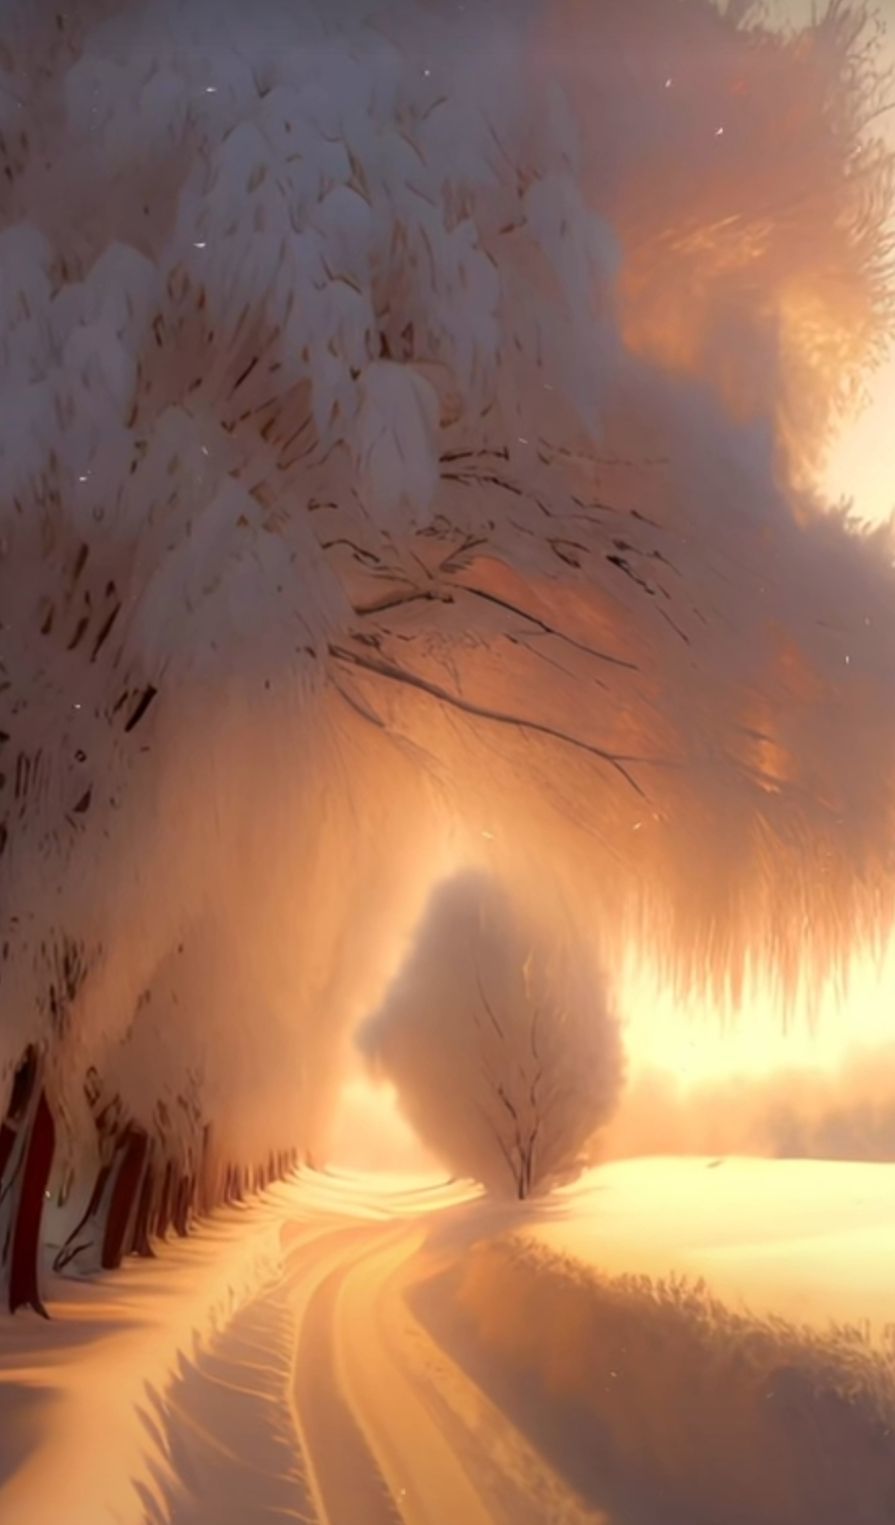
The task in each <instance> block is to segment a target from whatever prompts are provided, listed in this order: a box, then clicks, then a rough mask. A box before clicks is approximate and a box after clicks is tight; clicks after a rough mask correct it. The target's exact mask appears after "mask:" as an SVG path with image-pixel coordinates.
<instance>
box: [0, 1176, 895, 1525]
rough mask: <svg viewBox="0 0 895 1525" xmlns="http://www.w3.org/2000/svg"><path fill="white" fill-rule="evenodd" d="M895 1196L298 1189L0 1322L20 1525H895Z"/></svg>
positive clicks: (6, 1433) (9, 1495)
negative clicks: (524, 1202)
mask: <svg viewBox="0 0 895 1525" xmlns="http://www.w3.org/2000/svg"><path fill="white" fill-rule="evenodd" d="M893 1196H895V1167H888V1166H873V1167H868V1166H858V1165H856V1166H851V1165H837V1166H828V1165H825V1164H818V1163H807V1164H801V1163H792V1164H790V1163H783V1162H767V1161H745V1160H733V1159H730V1160H725V1161H723V1162H713V1161H706V1160H658V1161H632V1162H626V1163H624V1164H619V1165H613V1166H610V1167H606V1168H605V1169H603V1170H600V1171H597V1172H594V1173H592V1174H591V1175H590V1176H588V1177H586V1178H585V1179H584V1180H582V1181H581V1182H580V1183H578V1184H577V1185H576V1186H574V1187H570V1188H567V1189H565V1190H564V1191H562V1192H560V1193H558V1194H556V1195H555V1196H554V1197H553V1198H551V1199H550V1200H549V1201H548V1202H547V1203H545V1204H541V1205H537V1204H532V1205H531V1206H527V1207H521V1208H520V1207H516V1206H515V1205H512V1206H511V1205H509V1204H507V1205H504V1206H498V1205H495V1204H493V1203H492V1202H490V1201H486V1200H485V1199H483V1198H482V1197H481V1196H480V1195H479V1194H478V1193H476V1192H474V1191H473V1190H472V1189H469V1188H466V1187H464V1186H459V1185H455V1184H451V1185H444V1184H439V1183H438V1182H434V1181H432V1180H429V1179H422V1178H416V1179H415V1178H411V1177H399V1176H391V1177H389V1176H384V1175H380V1176H377V1177H364V1176H361V1175H358V1174H350V1173H348V1172H344V1171H343V1172H339V1173H337V1174H328V1175H314V1174H311V1173H306V1174H303V1175H299V1176H297V1177H296V1178H295V1179H294V1180H293V1181H292V1182H291V1183H289V1184H288V1185H287V1186H283V1187H277V1188H275V1189H274V1190H272V1191H271V1192H268V1193H266V1194H265V1196H264V1198H263V1199H262V1200H261V1201H259V1202H258V1203H257V1204H256V1205H254V1206H252V1207H249V1208H247V1209H244V1210H241V1211H237V1210H235V1209H233V1210H229V1211H228V1212H227V1213H222V1214H219V1215H216V1216H215V1217H214V1218H213V1219H212V1220H211V1221H210V1222H209V1223H207V1224H206V1225H205V1226H204V1227H202V1228H201V1229H200V1231H199V1233H198V1234H197V1236H196V1237H195V1238H194V1239H191V1240H190V1241H187V1242H185V1243H182V1244H178V1245H176V1246H173V1247H172V1248H170V1249H166V1250H165V1251H164V1253H163V1256H162V1257H161V1258H160V1259H159V1260H158V1261H156V1262H153V1263H149V1264H146V1263H138V1262H130V1263H129V1264H127V1265H126V1267H125V1269H124V1271H123V1273H122V1274H119V1275H117V1276H113V1277H110V1278H108V1279H103V1280H101V1281H100V1282H99V1283H98V1284H93V1285H78V1284H71V1283H58V1282H57V1283H56V1284H54V1285H53V1287H52V1289H51V1296H50V1309H51V1312H52V1314H53V1319H52V1322H51V1323H49V1324H44V1323H43V1322H42V1321H39V1320H37V1319H36V1318H31V1317H30V1316H28V1317H23V1316H19V1317H17V1318H16V1319H14V1320H10V1321H8V1322H5V1323H3V1324H0V1427H2V1428H0V1432H2V1436H3V1441H2V1454H0V1520H2V1521H3V1525H36V1522H41V1525H43V1522H52V1525H55V1522H56V1521H59V1522H63V1521H64V1522H65V1525H103V1522H105V1521H110V1522H111V1521H119V1522H128V1525H130V1522H133V1525H138V1522H139V1525H142V1522H144V1521H170V1522H176V1525H256V1522H257V1525H261V1522H268V1521H269V1522H273V1521H274V1520H280V1521H282V1520H305V1521H319V1522H325V1525H354V1522H357V1525H378V1522H380V1521H381V1522H383V1525H386V1522H395V1521H403V1522H407V1525H491V1522H495V1525H497V1522H505V1525H554V1522H556V1525H616V1522H618V1525H722V1522H723V1525H809V1522H810V1525H834V1522H835V1525H843V1522H844V1521H845V1520H848V1522H849V1525H852V1522H853V1525H891V1521H892V1519H895V1442H893V1428H895V1364H893V1360H892V1353H891V1352H892V1347H891V1342H890V1341H889V1339H888V1336H887V1332H886V1327H885V1326H886V1322H887V1302H886V1292H885V1285H884V1282H885V1277H886V1275H887V1273H888V1274H891V1271H892V1268H893V1254H892V1251H893V1247H895V1239H893V1231H892V1229H891V1227H890V1222H891V1218H892V1213H891V1203H892V1198H893ZM681 1278H687V1282H688V1284H687V1285H684V1284H682V1282H681ZM699 1278H704V1280H705V1283H706V1285H705V1287H703V1288H700V1286H699V1285H698V1281H699ZM746 1309H748V1310H750V1311H749V1312H748V1313H747V1312H745V1311H744V1310H746ZM864 1320H867V1321H869V1324H870V1326H871V1327H870V1331H869V1334H868V1333H862V1332H860V1331H857V1330H852V1331H851V1332H849V1331H843V1330H842V1329H841V1328H840V1329H839V1330H834V1329H832V1328H831V1327H830V1323H831V1321H835V1322H836V1323H838V1324H842V1323H844V1322H848V1323H852V1324H857V1323H859V1322H862V1321H864Z"/></svg>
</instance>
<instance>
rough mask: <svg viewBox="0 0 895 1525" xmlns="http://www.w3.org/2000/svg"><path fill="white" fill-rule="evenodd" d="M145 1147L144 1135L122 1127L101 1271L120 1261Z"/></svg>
mask: <svg viewBox="0 0 895 1525" xmlns="http://www.w3.org/2000/svg"><path fill="white" fill-rule="evenodd" d="M148 1148H149V1140H148V1138H147V1137H146V1134H145V1133H143V1132H141V1131H139V1130H138V1129H136V1128H128V1129H126V1131H125V1134H124V1137H123V1138H122V1139H121V1140H120V1142H119V1145H118V1153H119V1156H120V1158H119V1162H118V1166H117V1169H116V1170H115V1181H114V1184H113V1186H112V1195H111V1198H110V1201H109V1210H108V1213H107V1215H106V1227H105V1232H104V1234H103V1252H102V1267H103V1270H104V1271H114V1270H116V1269H117V1268H118V1266H120V1264H121V1261H122V1257H123V1255H124V1250H125V1243H126V1238H127V1231H128V1227H129V1225H130V1222H131V1214H132V1212H133V1211H134V1208H135V1206H136V1202H137V1194H138V1192H139V1190H140V1184H141V1180H142V1176H143V1166H144V1164H145V1161H146V1154H147V1150H148ZM113 1168H114V1167H113Z"/></svg>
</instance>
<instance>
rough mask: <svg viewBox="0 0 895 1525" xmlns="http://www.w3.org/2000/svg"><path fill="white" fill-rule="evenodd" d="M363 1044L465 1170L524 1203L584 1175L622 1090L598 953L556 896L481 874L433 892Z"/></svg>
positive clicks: (426, 1137)
mask: <svg viewBox="0 0 895 1525" xmlns="http://www.w3.org/2000/svg"><path fill="white" fill-rule="evenodd" d="M548 907H549V908H548ZM359 1041H360V1043H361V1046H362V1049H363V1051H364V1052H365V1053H366V1055H367V1057H368V1060H369V1062H370V1064H371V1067H372V1069H373V1071H374V1073H375V1074H379V1075H382V1076H385V1077H387V1079H388V1080H390V1081H391V1082H392V1083H393V1084H394V1086H395V1087H396V1090H397V1094H398V1098H399V1101H400V1103H401V1106H402V1108H403V1110H404V1112H405V1114H406V1116H407V1118H408V1120H409V1121H410V1122H411V1123H412V1124H413V1126H414V1128H415V1130H416V1132H417V1133H418V1134H419V1137H420V1138H421V1139H422V1140H423V1142H424V1143H425V1144H427V1145H428V1146H429V1147H430V1148H431V1149H432V1150H433V1151H434V1152H435V1153H436V1154H437V1155H439V1156H440V1157H441V1158H442V1159H443V1160H444V1161H445V1163H446V1164H447V1165H448V1166H449V1167H450V1168H451V1170H452V1171H453V1172H454V1174H456V1175H463V1176H471V1177H473V1179H476V1180H479V1181H481V1182H483V1183H484V1184H485V1185H486V1186H489V1187H491V1188H492V1189H494V1190H495V1191H497V1192H499V1193H501V1194H503V1195H507V1194H510V1195H513V1196H515V1197H517V1198H519V1199H520V1200H524V1199H525V1198H526V1197H530V1196H531V1195H533V1194H535V1193H538V1192H544V1191H546V1190H548V1189H549V1188H550V1187H551V1186H553V1185H555V1184H556V1183H557V1182H558V1181H561V1180H563V1179H566V1178H570V1177H572V1176H574V1175H575V1173H576V1171H577V1170H578V1169H579V1168H580V1167H581V1165H582V1164H583V1163H584V1162H585V1158H586V1154H585V1146H586V1145H587V1144H588V1143H589V1142H590V1141H591V1140H592V1139H593V1136H594V1134H595V1133H596V1131H597V1129H598V1128H599V1127H600V1126H601V1125H602V1124H604V1123H605V1122H606V1121H607V1120H608V1118H609V1116H610V1115H611V1113H612V1110H613V1107H614V1105H615V1103H616V1101H617V1099H618V1095H619V1091H620V1087H621V1075H622V1060H621V1042H620V1037H619V1029H618V1023H617V1020H616V1017H615V1013H614V1012H613V1011H612V1008H611V1004H610V1000H609V996H608V991H607V989H606V984H605V980H604V978H603V976H602V974H601V972H600V971H599V969H597V968H595V966H594V963H593V958H592V953H591V950H590V949H589V948H588V946H587V944H586V943H585V942H582V940H581V937H580V935H577V936H576V935H575V933H574V927H573V925H570V924H568V923H567V922H566V921H565V918H564V917H563V916H562V915H561V914H559V915H557V908H556V907H555V906H553V905H550V904H549V901H548V905H547V906H543V905H542V906H541V907H540V908H539V909H538V910H534V909H533V908H532V907H531V905H526V904H525V901H524V900H523V901H522V903H521V904H520V901H519V897H518V896H514V895H513V894H512V893H510V892H508V891H507V890H506V889H505V888H504V887H503V886H502V885H501V884H499V883H498V882H497V881H495V880H492V879H490V878H488V877H487V876H486V875H482V874H462V875H460V876H458V877H457V878H455V879H450V880H448V881H447V882H446V883H445V884H443V885H441V886H440V887H439V888H438V889H437V890H436V891H435V892H434V894H433V896H432V899H431V902H430V904H429V906H428V907H427V910H426V914H425V917H424V920H423V922H422V924H421V926H420V928H419V931H418V932H417V934H416V937H415V939H414V944H413V947H412V950H411V952H410V954H409V957H408V959H407V962H406V965H405V966H404V967H403V968H402V970H401V972H400V974H399V975H398V977H397V978H396V980H395V981H394V982H393V983H392V985H391V986H390V988H389V990H388V992H387V994H386V997H385V1000H384V1002H383V1004H382V1007H381V1008H380V1010H379V1011H378V1012H377V1013H376V1015H375V1016H374V1017H372V1018H371V1019H370V1021H369V1022H367V1023H366V1024H365V1025H364V1027H363V1028H362V1029H361V1031H360V1034H359Z"/></svg>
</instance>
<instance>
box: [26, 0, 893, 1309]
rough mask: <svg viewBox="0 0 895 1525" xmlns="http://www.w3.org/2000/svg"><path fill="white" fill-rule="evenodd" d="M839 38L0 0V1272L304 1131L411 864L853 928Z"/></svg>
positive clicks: (853, 544) (848, 194) (416, 874)
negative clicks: (833, 438) (819, 495)
mask: <svg viewBox="0 0 895 1525" xmlns="http://www.w3.org/2000/svg"><path fill="white" fill-rule="evenodd" d="M871 40H872V39H871V34H870V33H869V32H868V30H867V28H866V27H865V26H864V24H863V19H862V17H861V16H860V15H859V14H856V13H855V11H854V10H853V8H851V7H850V6H849V5H847V4H844V3H834V4H833V5H832V6H831V7H830V9H829V11H828V13H827V14H826V15H825V16H823V17H822V18H821V19H820V20H819V21H818V22H817V23H816V25H815V26H814V27H813V29H812V30H811V31H809V32H808V33H807V34H805V36H804V37H802V38H800V39H795V38H783V37H780V36H777V35H774V34H771V33H770V32H768V31H766V30H763V29H762V27H761V26H760V25H759V23H758V21H757V20H754V19H753V18H752V12H751V7H750V6H749V5H748V4H746V5H743V4H739V5H736V6H734V5H728V6H727V9H726V13H724V14H720V13H719V11H718V10H716V9H715V7H713V6H712V5H710V4H709V3H708V0H681V3H680V4H679V5H677V6H675V7H673V8H672V7H670V6H668V5H667V3H666V0H600V3H599V4H585V3H582V0H476V3H475V4H463V3H461V0H457V3H447V0H446V3H444V4H436V5H433V4H428V3H425V0H381V3H378V4H377V3H368V4H361V3H360V0H328V3H327V4H326V5H322V4H321V5H313V4H310V3H307V4H305V3H295V0H290V3H286V0H282V3H278V0H260V3H258V4H255V5H252V6H249V7H246V6H245V5H243V4H242V3H237V0H145V3H139V0H119V3H117V4H116V3H114V0H82V3H80V4H79V5H78V6H73V7H70V8H67V9H65V10H61V9H59V8H58V7H57V6H56V5H54V4H50V3H43V0H7V4H6V5H5V6H4V14H3V35H2V41H0V268H2V281H0V347H2V348H0V392H2V397H0V622H2V624H0V641H2V646H0V663H2V668H0V742H2V748H0V775H2V779H0V783H2V791H0V918H2V928H0V949H2V976H0V979H2V985H0V992H2V996H0V998H2V1025H0V1083H2V1085H3V1087H4V1088H5V1090H6V1095H7V1100H6V1103H5V1113H6V1121H5V1123H4V1124H3V1131H2V1133H0V1214H2V1215H3V1225H4V1227H3V1232H2V1237H0V1253H2V1256H3V1264H4V1276H5V1279H6V1282H7V1284H8V1286H9V1288H10V1291H11V1301H12V1302H13V1304H15V1303H28V1302H31V1303H37V1302H38V1301H39V1293H38V1288H37V1282H36V1265H37V1260H38V1255H39V1249H40V1245H41V1244H42V1243H43V1244H44V1246H45V1247H46V1248H48V1250H49V1251H50V1252H51V1254H52V1256H53V1257H54V1258H55V1260H56V1262H57V1264H60V1265H64V1266H66V1267H69V1268H77V1267H78V1266H79V1265H84V1266H87V1265H92V1264H97V1263H102V1264H114V1263H115V1262H116V1260H117V1259H118V1258H120V1256H121V1255H122V1254H124V1253H126V1252H128V1251H129V1250H132V1249H136V1250H137V1251H142V1252H144V1253H148V1252H149V1251H150V1249H151V1242H152V1239H153V1237H154V1236H156V1235H158V1234H160V1233H165V1232H167V1231H168V1230H169V1229H170V1228H173V1229H174V1230H176V1231H180V1232H185V1231H186V1229H187V1227H188V1224H189V1221H190V1217H191V1215H192V1214H193V1213H194V1212H195V1211H197V1210H198V1209H199V1208H201V1207H202V1206H204V1205H207V1204H209V1203H211V1202H213V1201H215V1200H218V1199H220V1197H221V1196H222V1195H224V1194H226V1193H233V1192H238V1191H241V1190H243V1189H244V1188H245V1186H246V1183H247V1182H250V1181H253V1180H261V1179H265V1178H267V1177H268V1176H269V1175H270V1174H271V1173H272V1172H274V1171H276V1170H277V1169H280V1168H282V1167H283V1165H284V1163H285V1161H286V1160H287V1158H292V1157H293V1156H294V1152H295V1151H296V1150H299V1151H301V1150H307V1149H309V1148H311V1147H312V1146H313V1142H314V1139H315V1137H316V1135H317V1129H318V1126H319V1123H320V1120H321V1118H322V1117H323V1115H324V1114H325V1111H326V1108H327V1104H328V1098H329V1095H330V1093H331V1089H332V1086H333V1084H334V1083H335V1079H336V1074H337V1070H338V1063H339V1051H340V1049H339V1045H340V1040H341V1035H342V1034H343V1033H344V1031H345V1029H346V1027H347V1026H349V1025H350V1024H351V1023H352V1022H354V1021H355V1020H357V1019H358V1018H359V1017H360V1016H362V1015H363V1014H364V1013H365V1012H367V1011H369V1010H371V1009H373V1008H374V1007H375V1005H376V1003H377V1000H378V999H379V997H380V995H381V993H382V991H383V990H384V988H385V985H386V983H387V980H388V977H389V975H390V974H391V972H392V971H393V969H394V966H395V956H396V949H397V947H398V946H399V944H400V943H401V940H402V938H403V937H404V936H405V934H406V931H407V929H408V928H409V927H411V926H413V925H414V923H415V921H416V919H417V917H418V915H419V914H420V911H421V908H422V905H423V903H424V901H425V897H426V894H427V892H428V889H429V887H430V885H431V884H432V882H433V881H434V880H435V879H436V878H437V877H438V876H439V874H440V873H441V872H442V870H446V869H450V868H452V867H456V866H457V865H458V864H459V865H465V866H469V865H475V864H476V863H477V862H479V861H480V860H482V859H483V858H485V859H487V864H488V866H489V867H490V868H491V869H499V870H500V871H501V872H502V873H505V874H509V875H517V876H518V875H525V874H536V875H537V876H538V877H539V879H540V880H541V881H543V879H544V877H545V876H546V875H547V874H548V871H549V874H550V875H552V876H553V878H554V879H555V881H556V883H557V886H558V888H559V887H561V888H562V890H563V893H565V892H569V893H571V894H573V895H574V897H575V899H576V902H577V903H578V904H579V905H583V906H586V907H587V908H588V914H589V923H588V924H589V925H590V926H591V927H592V928H595V929H598V931H599V936H600V941H601V956H602V957H604V958H606V959H608V960H609V961H610V963H611V960H612V958H613V956H614V950H617V949H618V948H619V947H620V946H621V943H622V940H627V939H628V938H630V937H632V936H633V937H648V938H649V939H650V940H651V942H652V943H653V945H654V946H657V947H659V948H660V949H661V950H662V952H663V954H664V956H665V957H666V959H667V963H668V970H669V976H670V977H671V976H680V977H691V976H697V977H699V978H701V979H704V980H714V981H718V982H732V984H733V986H734V987H735V986H736V984H737V982H738V981H740V980H741V979H742V978H743V976H744V973H745V972H746V971H747V969H748V966H749V961H750V959H753V958H757V957H761V958H763V959H766V960H770V961H771V962H772V963H773V966H774V967H775V968H776V969H777V971H778V973H779V975H780V977H781V979H782V980H783V981H784V982H787V983H790V984H791V983H792V982H793V981H794V979H795V976H796V971H797V966H798V961H799V960H800V959H801V960H803V961H804V964H805V966H806V967H807V968H808V969H809V970H811V971H813V972H815V973H818V972H823V969H824V968H825V967H827V966H828V965H829V963H830V962H835V961H837V960H838V959H840V958H841V957H843V956H844V955H845V954H846V953H847V951H848V945H849V942H850V940H851V939H852V938H853V937H854V936H855V935H856V934H869V933H871V932H874V933H875V932H878V931H879V930H880V929H881V928H882V927H883V926H884V925H885V924H886V923H887V921H888V918H889V915H890V910H891V883H892V880H891V874H890V868H891V864H890V861H889V849H888V846H887V841H888V836H889V832H888V823H889V822H890V819H891V807H892V801H891V786H890V780H891V777H892V770H891V752H892V745H893V727H895V706H893V705H892V703H891V683H892V666H891V652H892V633H893V613H892V610H893V598H892V592H893V588H892V578H891V573H890V569H889V562H890V547H889V541H888V535H887V534H886V535H883V534H878V535H876V536H871V535H868V534H865V533H861V532H859V530H858V529H857V528H856V527H855V526H854V525H853V524H851V523H850V522H849V521H848V519H847V516H846V515H845V514H844V513H843V512H828V511H824V507H823V505H821V504H820V503H819V502H818V501H817V500H816V497H815V495H814V492H813V490H812V487H811V482H812V480H813V474H814V473H815V472H816V469H817V467H818V465H819V464H820V461H821V459H822V454H823V449H824V446H825V444H826V442H827V440H828V438H829V435H830V430H831V428H832V427H833V425H834V423H835V420H836V418H837V416H838V415H839V413H840V411H841V409H842V407H843V406H844V405H845V403H846V402H848V400H849V399H850V398H851V396H852V395H853V393H854V391H855V388H856V387H857V386H858V385H859V384H860V380H861V377H862V376H863V374H864V373H865V370H866V367H867V366H868V365H870V364H872V362H873V361H874V359H875V358H877V354H878V347H879V344H880V337H879V336H880V335H881V334H884V333H885V332H886V329H887V324H888V320H889V315H890V314H889V297H888V294H887V286H886V279H887V273H888V272H887V263H886V260H887V248H886V246H885V240H884V236H883V231H882V230H883V228H884V224H885V218H886V216H887V213H888V210H889V207H890V202H891V196H890V191H891V181H890V168H889V164H888V162H887V161H886V159H885V156H884V155H883V153H882V150H881V149H879V148H878V147H877V146H875V145H874V143H873V141H872V128H870V129H869V128H868V123H869V122H870V121H871V118H872V114H873V112H874V110H875V109H876V108H877V106H878V86H877V83H876V79H875V75H874V63H873V53H872V49H871V48H870V41H871ZM720 129H723V131H720ZM0 1115H2V1107H0ZM45 1182H47V1183H49V1185H47V1186H45V1184H44V1183H45ZM45 1190H48V1191H51V1194H52V1195H51V1204H50V1210H49V1211H48V1212H47V1213H46V1214H44V1215H43V1218H42V1216H41V1208H42V1204H43V1201H44V1191H45Z"/></svg>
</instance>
